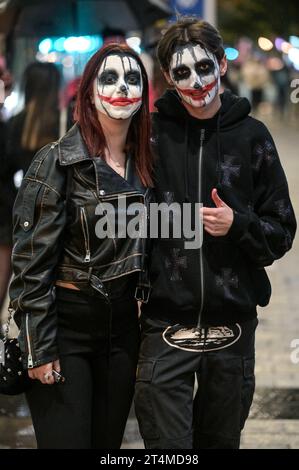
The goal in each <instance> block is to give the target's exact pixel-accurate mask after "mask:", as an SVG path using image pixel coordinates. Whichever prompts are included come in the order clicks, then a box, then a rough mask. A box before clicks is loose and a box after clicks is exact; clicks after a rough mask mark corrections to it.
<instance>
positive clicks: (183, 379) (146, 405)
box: [135, 315, 257, 449]
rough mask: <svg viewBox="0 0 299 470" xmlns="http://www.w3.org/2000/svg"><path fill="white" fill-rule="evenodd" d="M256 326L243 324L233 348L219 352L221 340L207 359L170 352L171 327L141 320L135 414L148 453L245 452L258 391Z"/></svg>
mask: <svg viewBox="0 0 299 470" xmlns="http://www.w3.org/2000/svg"><path fill="white" fill-rule="evenodd" d="M256 325H257V319H253V320H248V321H247V322H244V323H240V325H239V330H238V331H241V336H240V337H239V339H238V340H237V341H236V342H235V343H233V344H231V346H230V347H227V348H224V349H218V346H217V342H218V341H219V337H218V338H217V339H216V347H215V350H209V351H205V352H203V353H201V352H189V351H186V350H181V349H177V348H176V347H171V346H169V345H168V344H167V343H166V342H165V341H164V340H163V336H162V334H163V332H164V331H165V330H166V328H168V327H169V326H170V324H169V323H167V322H163V321H162V320H159V319H157V318H155V319H151V318H149V317H146V315H142V316H141V331H142V342H141V350H140V358H139V362H138V368H137V382H136V392H135V409H136V415H137V418H138V422H139V427H140V432H141V434H142V437H143V439H144V442H145V446H146V448H148V449H237V448H238V447H239V444H240V433H241V430H242V428H243V426H244V423H245V420H246V418H247V416H248V413H249V409H250V405H251V403H252V398H253V393H254V386H255V380H254V332H255V328H256ZM228 328H231V329H232V330H233V326H232V325H228ZM208 340H209V338H207V340H206V343H207V344H206V347H207V349H208V348H211V344H210V343H209V342H208ZM195 376H196V378H197V382H198V389H197V392H196V395H195V397H194V399H193V394H194V380H195Z"/></svg>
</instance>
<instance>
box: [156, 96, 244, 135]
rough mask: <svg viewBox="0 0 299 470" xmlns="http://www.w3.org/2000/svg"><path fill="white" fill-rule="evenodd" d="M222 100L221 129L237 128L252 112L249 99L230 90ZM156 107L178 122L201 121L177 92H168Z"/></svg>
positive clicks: (157, 102) (158, 101)
mask: <svg viewBox="0 0 299 470" xmlns="http://www.w3.org/2000/svg"><path fill="white" fill-rule="evenodd" d="M220 98H221V103H222V104H221V108H220V113H219V127H220V128H221V129H229V128H232V127H235V126H236V125H238V124H239V123H240V121H242V120H243V119H245V118H246V117H247V116H248V114H249V113H250V111H251V106H250V103H249V101H248V99H247V98H240V97H238V96H236V95H234V94H233V93H231V91H229V90H225V91H224V93H222V94H221V95H220ZM155 106H156V108H157V109H158V111H159V113H161V114H165V115H166V116H168V117H171V118H173V119H176V120H183V121H185V120H186V119H190V120H196V121H198V120H199V119H197V118H195V117H193V116H191V115H190V114H189V113H188V111H187V109H186V108H185V106H184V105H183V104H182V100H181V98H180V97H179V95H178V93H177V92H176V91H175V90H167V91H166V92H165V93H164V95H163V96H162V97H161V98H159V99H158V100H157V101H156V103H155ZM205 121H208V120H205Z"/></svg>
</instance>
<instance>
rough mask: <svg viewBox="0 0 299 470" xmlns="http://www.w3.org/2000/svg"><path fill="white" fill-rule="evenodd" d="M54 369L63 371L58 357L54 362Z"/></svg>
mask: <svg viewBox="0 0 299 470" xmlns="http://www.w3.org/2000/svg"><path fill="white" fill-rule="evenodd" d="M53 369H55V370H56V372H61V367H60V362H59V359H57V361H54V363H53Z"/></svg>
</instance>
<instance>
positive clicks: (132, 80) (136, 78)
mask: <svg viewBox="0 0 299 470" xmlns="http://www.w3.org/2000/svg"><path fill="white" fill-rule="evenodd" d="M125 80H126V83H127V84H128V85H133V86H140V84H141V75H140V73H139V72H138V70H130V72H127V73H126V75H125Z"/></svg>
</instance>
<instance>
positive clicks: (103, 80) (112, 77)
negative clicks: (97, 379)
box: [98, 70, 118, 85]
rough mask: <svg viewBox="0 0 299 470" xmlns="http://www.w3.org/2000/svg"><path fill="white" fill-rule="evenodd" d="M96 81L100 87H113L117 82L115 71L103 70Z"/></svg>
mask: <svg viewBox="0 0 299 470" xmlns="http://www.w3.org/2000/svg"><path fill="white" fill-rule="evenodd" d="M98 80H99V83H100V84H101V85H114V84H115V83H116V82H117V80H118V73H117V72H116V71H115V70H105V71H104V72H102V73H101V75H100V76H99V77H98Z"/></svg>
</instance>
